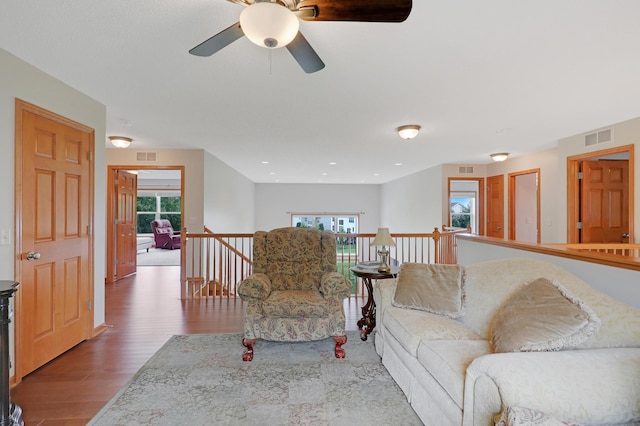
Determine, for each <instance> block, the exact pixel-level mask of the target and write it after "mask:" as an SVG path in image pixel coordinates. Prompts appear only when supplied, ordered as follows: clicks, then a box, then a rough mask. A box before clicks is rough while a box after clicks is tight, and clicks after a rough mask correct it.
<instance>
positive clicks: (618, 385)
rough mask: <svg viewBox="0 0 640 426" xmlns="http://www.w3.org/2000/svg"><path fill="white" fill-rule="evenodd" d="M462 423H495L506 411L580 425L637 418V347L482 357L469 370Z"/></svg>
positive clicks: (639, 387)
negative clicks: (520, 409) (533, 413)
mask: <svg viewBox="0 0 640 426" xmlns="http://www.w3.org/2000/svg"><path fill="white" fill-rule="evenodd" d="M464 387H465V390H464V422H463V423H464V425H465V426H469V425H474V426H475V425H483V426H485V425H487V424H493V416H494V415H496V414H499V413H500V412H501V411H502V410H503V409H505V408H507V407H526V408H531V409H534V410H538V411H541V412H543V413H545V414H547V415H549V416H551V417H554V418H559V419H567V420H571V421H574V422H578V423H588V424H610V423H611V424H613V423H616V424H617V423H626V422H631V421H639V420H640V348H613V349H589V350H568V351H558V352H518V353H515V352H511V353H499V354H490V355H484V356H481V357H478V358H476V359H475V360H474V361H473V362H472V363H471V365H470V366H469V367H468V368H467V374H466V378H465V386H464Z"/></svg>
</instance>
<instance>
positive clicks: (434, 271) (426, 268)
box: [392, 263, 465, 318]
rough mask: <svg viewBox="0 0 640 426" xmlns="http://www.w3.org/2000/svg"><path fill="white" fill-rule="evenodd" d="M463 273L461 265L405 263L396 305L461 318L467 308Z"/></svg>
mask: <svg viewBox="0 0 640 426" xmlns="http://www.w3.org/2000/svg"><path fill="white" fill-rule="evenodd" d="M462 272H463V268H462V267H461V266H459V265H429V264H424V263H403V264H402V265H401V266H400V272H399V274H398V285H397V286H396V291H395V294H394V296H393V302H392V303H393V305H394V306H397V307H400V308H409V309H419V310H422V311H427V312H431V313H434V314H440V315H444V316H447V317H449V318H459V317H460V316H462V315H463V314H464V305H465V303H464V302H465V294H464V286H463V281H462Z"/></svg>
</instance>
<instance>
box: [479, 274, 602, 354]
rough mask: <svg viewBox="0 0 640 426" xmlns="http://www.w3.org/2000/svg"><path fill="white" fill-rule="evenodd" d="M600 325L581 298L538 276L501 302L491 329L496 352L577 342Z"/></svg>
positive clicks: (553, 347) (546, 348)
mask: <svg viewBox="0 0 640 426" xmlns="http://www.w3.org/2000/svg"><path fill="white" fill-rule="evenodd" d="M599 328H600V319H599V318H598V317H597V316H596V314H595V312H593V311H592V310H591V308H589V307H588V306H587V305H586V304H585V303H584V302H582V301H581V300H579V299H578V298H577V297H575V296H573V295H572V294H570V293H569V291H568V290H567V289H566V288H564V287H563V286H561V285H560V284H558V283H556V282H552V281H549V280H548V279H546V278H538V279H536V280H534V281H531V282H530V283H528V284H525V285H524V286H523V287H522V288H521V289H520V290H518V291H517V292H516V293H515V294H514V295H513V296H511V298H510V299H508V300H507V301H506V302H505V303H504V305H503V306H502V307H501V308H500V309H499V310H498V312H497V313H496V315H495V317H494V319H493V322H492V324H491V329H490V333H491V343H492V344H493V348H494V351H495V352H524V351H558V350H562V349H569V348H572V347H575V346H577V345H579V344H580V343H582V342H584V341H585V340H587V339H588V338H589V337H591V336H592V335H593V334H595V333H596V332H597V331H598V330H599Z"/></svg>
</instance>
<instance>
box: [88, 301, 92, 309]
mask: <svg viewBox="0 0 640 426" xmlns="http://www.w3.org/2000/svg"><path fill="white" fill-rule="evenodd" d="M87 307H88V308H89V310H91V300H89V301H88V302H87Z"/></svg>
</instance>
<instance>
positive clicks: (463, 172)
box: [458, 166, 473, 175]
mask: <svg viewBox="0 0 640 426" xmlns="http://www.w3.org/2000/svg"><path fill="white" fill-rule="evenodd" d="M458 173H460V174H461V175H468V174H472V173H473V166H460V167H458Z"/></svg>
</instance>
